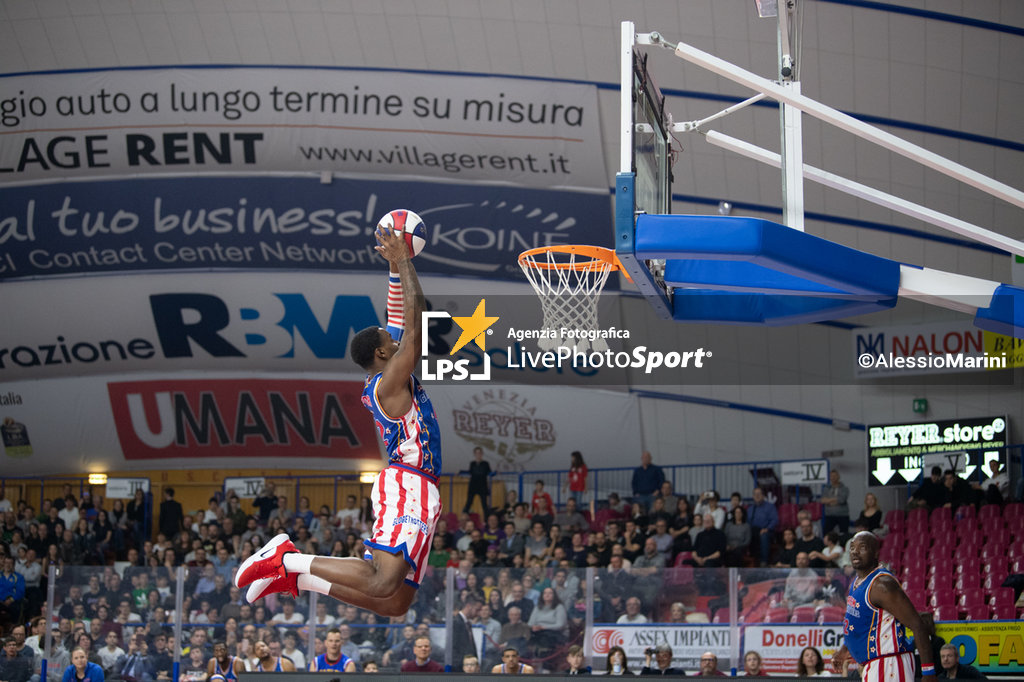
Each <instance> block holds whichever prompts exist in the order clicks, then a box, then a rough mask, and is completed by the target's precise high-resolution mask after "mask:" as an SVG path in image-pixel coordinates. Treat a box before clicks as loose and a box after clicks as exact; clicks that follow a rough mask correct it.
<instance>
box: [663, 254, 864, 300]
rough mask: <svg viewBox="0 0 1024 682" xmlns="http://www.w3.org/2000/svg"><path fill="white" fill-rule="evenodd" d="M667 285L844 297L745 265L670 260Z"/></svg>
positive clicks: (821, 286) (827, 288)
mask: <svg viewBox="0 0 1024 682" xmlns="http://www.w3.org/2000/svg"><path fill="white" fill-rule="evenodd" d="M665 281H666V282H667V283H668V284H671V285H672V286H674V287H696V288H699V289H700V288H707V287H710V286H714V287H715V288H716V289H721V290H722V291H750V292H755V293H756V292H762V291H765V290H766V289H771V290H772V291H777V292H779V293H786V292H789V293H816V294H842V293H844V292H842V291H840V290H839V289H836V288H835V287H830V286H826V285H824V284H818V283H817V282H812V281H811V280H808V279H804V278H802V277H794V276H793V275H789V274H787V273H784V272H778V271H776V270H772V269H771V268H767V267H765V266H763V265H758V264H757V263H746V262H743V261H712V260H670V261H666V262H665Z"/></svg>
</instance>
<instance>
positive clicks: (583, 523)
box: [555, 497, 589, 533]
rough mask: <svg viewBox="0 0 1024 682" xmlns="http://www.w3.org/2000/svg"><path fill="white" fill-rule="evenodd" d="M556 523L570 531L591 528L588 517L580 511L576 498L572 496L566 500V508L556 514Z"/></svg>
mask: <svg viewBox="0 0 1024 682" xmlns="http://www.w3.org/2000/svg"><path fill="white" fill-rule="evenodd" d="M555 523H557V524H558V525H559V526H561V527H562V528H563V529H564V530H566V531H568V532H570V533H575V532H576V531H579V530H587V529H588V528H589V524H588V523H587V519H586V517H584V516H583V514H581V513H580V511H579V509H578V508H577V505H576V500H575V498H572V497H570V498H569V499H568V500H567V501H566V503H565V510H564V511H561V512H559V513H558V514H556V515H555Z"/></svg>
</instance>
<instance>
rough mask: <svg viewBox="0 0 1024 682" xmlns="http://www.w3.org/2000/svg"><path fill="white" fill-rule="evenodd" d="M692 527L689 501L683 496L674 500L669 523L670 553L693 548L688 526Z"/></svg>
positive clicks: (674, 553)
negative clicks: (673, 512) (672, 513)
mask: <svg viewBox="0 0 1024 682" xmlns="http://www.w3.org/2000/svg"><path fill="white" fill-rule="evenodd" d="M692 527H693V513H692V510H691V509H690V502H689V500H687V499H686V498H685V497H680V498H678V499H677V501H676V507H675V515H673V517H672V521H671V522H670V523H669V529H668V532H669V534H671V535H672V554H673V555H676V554H679V553H680V552H689V551H690V550H691V549H692V548H693V543H692V542H691V540H690V528H692Z"/></svg>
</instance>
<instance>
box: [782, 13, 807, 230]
mask: <svg viewBox="0 0 1024 682" xmlns="http://www.w3.org/2000/svg"><path fill="white" fill-rule="evenodd" d="M779 15H780V16H781V15H782V12H781V11H780V12H779ZM781 87H783V88H785V89H787V90H790V91H792V92H794V93H796V94H798V95H799V94H800V83H799V82H797V81H787V82H784V83H782V84H781ZM800 117H801V112H800V110H799V109H797V108H796V107H794V106H793V105H791V104H786V103H785V102H783V103H782V104H780V105H779V123H780V125H779V129H780V131H781V136H782V144H781V146H780V149H782V222H783V223H785V225H786V226H787V227H791V228H793V229H794V230H800V231H801V232H803V231H804V176H803V165H804V143H803V124H802V121H801V118H800Z"/></svg>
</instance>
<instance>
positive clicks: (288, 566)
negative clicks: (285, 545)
mask: <svg viewBox="0 0 1024 682" xmlns="http://www.w3.org/2000/svg"><path fill="white" fill-rule="evenodd" d="M314 558H315V557H314V556H313V555H312V554H298V553H296V552H290V553H288V554H285V555H284V560H283V561H284V568H285V570H286V571H288V572H289V573H309V566H310V564H312V563H313V559H314Z"/></svg>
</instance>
